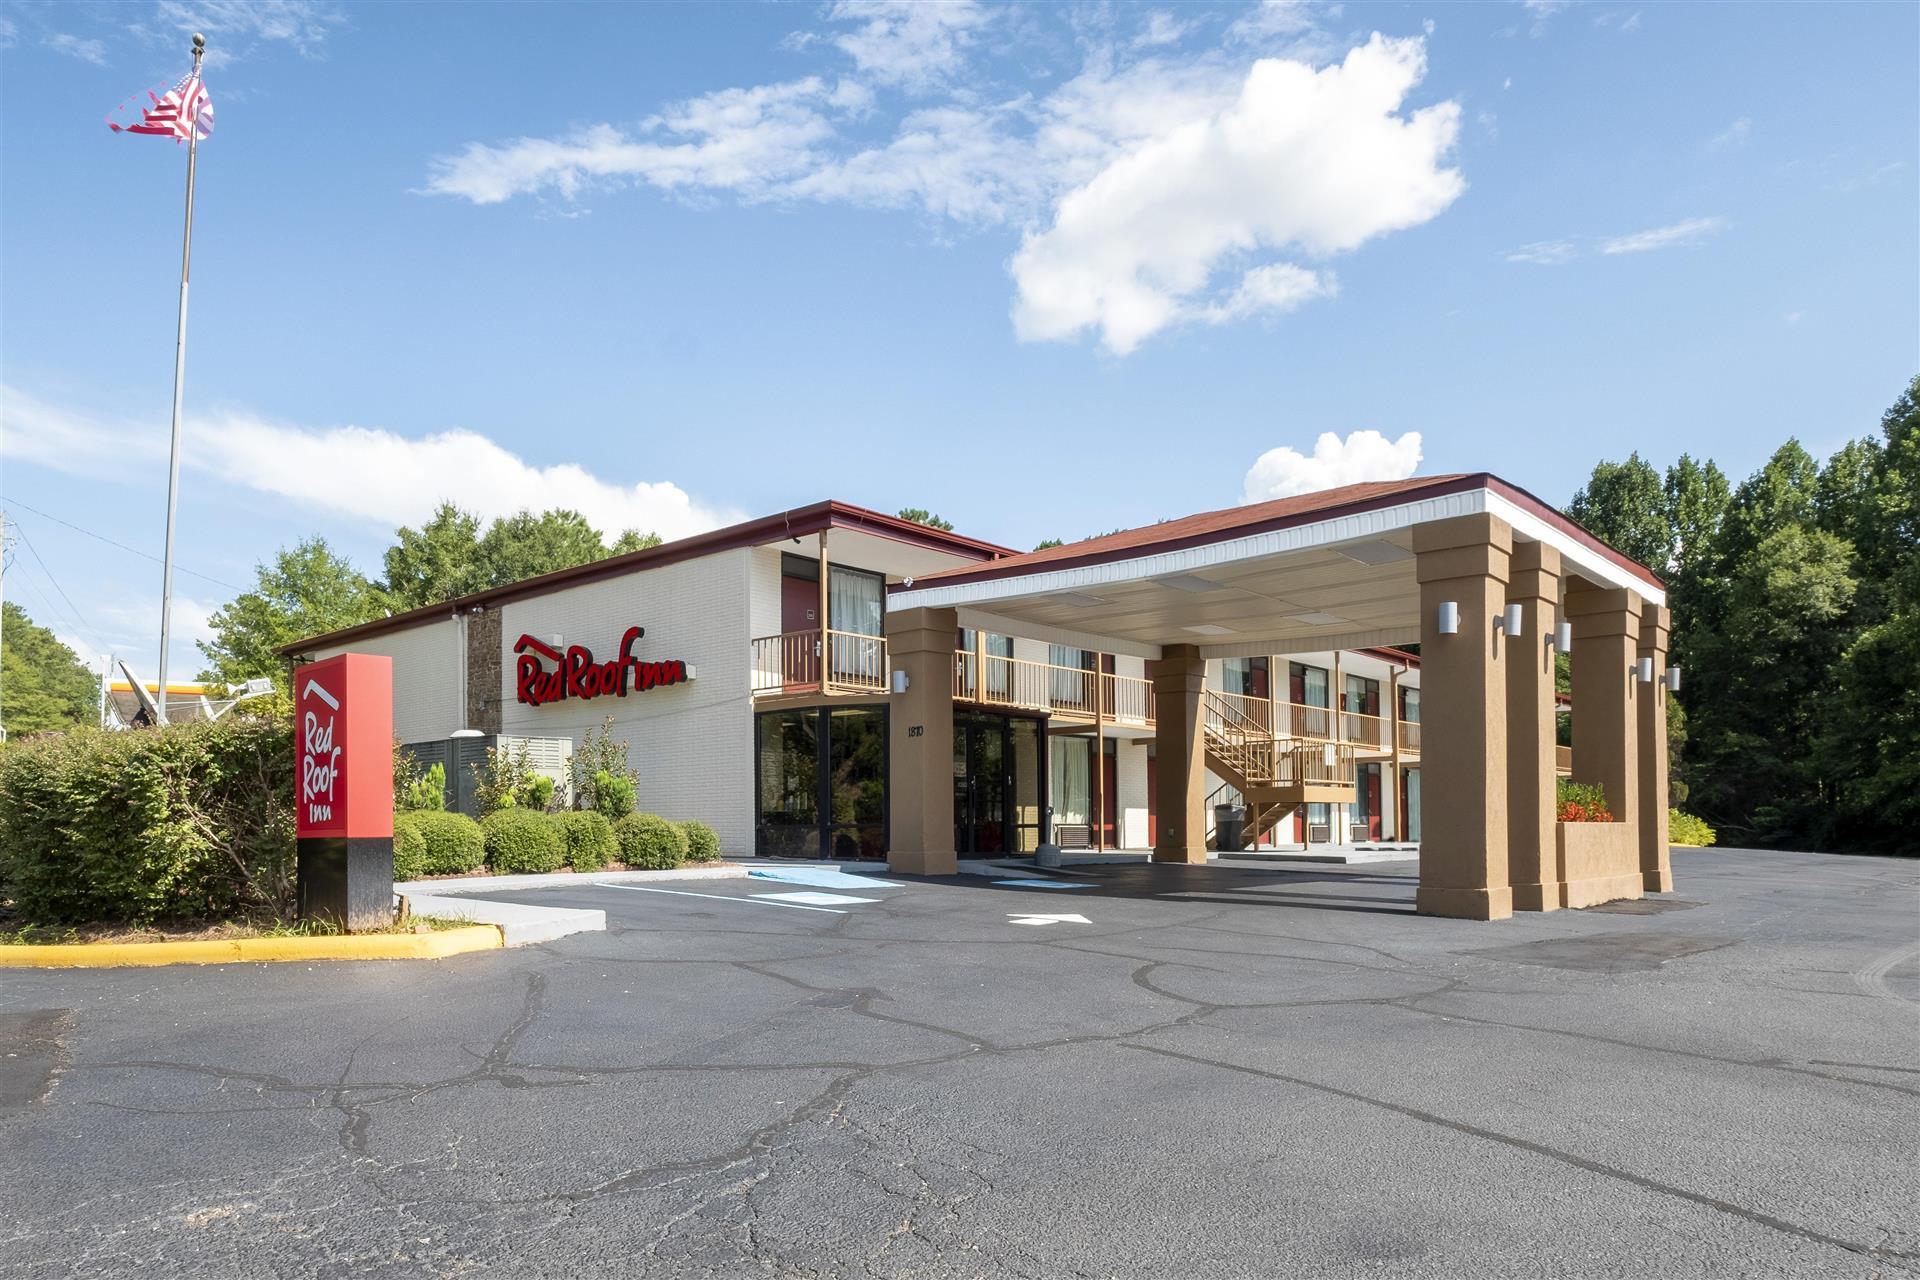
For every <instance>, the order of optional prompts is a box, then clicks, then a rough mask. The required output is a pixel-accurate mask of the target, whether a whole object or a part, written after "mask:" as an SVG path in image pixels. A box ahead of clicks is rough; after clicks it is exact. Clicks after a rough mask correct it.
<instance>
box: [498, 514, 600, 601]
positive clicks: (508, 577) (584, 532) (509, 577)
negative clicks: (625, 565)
mask: <svg viewBox="0 0 1920 1280" xmlns="http://www.w3.org/2000/svg"><path fill="white" fill-rule="evenodd" d="M606 555H607V547H606V544H605V543H604V542H602V541H601V540H600V534H599V531H598V530H596V529H595V528H594V527H593V526H592V525H590V524H588V523H587V518H586V517H585V516H583V515H581V514H580V513H579V512H578V511H568V510H565V509H564V508H557V509H555V510H552V511H542V512H541V513H540V514H539V515H537V516H536V515H534V514H533V513H532V512H531V511H521V512H519V513H517V514H515V515H511V516H503V517H501V518H500V519H498V520H495V521H494V522H493V525H492V527H490V528H489V529H488V530H487V532H486V536H484V537H482V538H481V539H480V548H479V565H480V581H481V585H483V586H489V587H493V586H503V585H505V584H506V583H509V582H519V581H521V580H522V579H525V578H531V577H534V576H535V575H536V574H542V573H551V572H552V571H553V570H555V569H568V568H571V567H573V566H574V565H576V564H586V563H587V562H588V561H589V560H602V559H605V558H606Z"/></svg>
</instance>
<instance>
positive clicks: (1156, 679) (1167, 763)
mask: <svg viewBox="0 0 1920 1280" xmlns="http://www.w3.org/2000/svg"><path fill="white" fill-rule="evenodd" d="M1147 673H1148V675H1149V676H1150V677H1151V678H1152V680H1153V753H1154V761H1155V763H1154V788H1155V791H1156V794H1155V796H1154V805H1155V810H1156V812H1157V813H1158V814H1159V830H1158V831H1156V832H1155V833H1154V835H1155V840H1154V845H1153V860H1154V861H1155V862H1194V863H1202V862H1205V861H1206V860H1207V820H1206V814H1204V813H1203V812H1202V811H1201V806H1202V805H1204V804H1205V803H1206V800H1207V795H1206V779H1207V773H1206V768H1207V766H1206V743H1205V741H1204V739H1203V738H1202V733H1203V730H1202V727H1201V721H1200V695H1201V692H1202V690H1204V689H1205V688H1206V685H1207V660H1206V659H1205V658H1203V657H1201V656H1200V650H1199V649H1198V648H1197V647H1195V646H1194V645H1190V644H1174V645H1167V646H1166V647H1165V648H1163V649H1161V651H1160V657H1159V659H1158V660H1156V661H1153V662H1149V663H1148V664H1147Z"/></svg>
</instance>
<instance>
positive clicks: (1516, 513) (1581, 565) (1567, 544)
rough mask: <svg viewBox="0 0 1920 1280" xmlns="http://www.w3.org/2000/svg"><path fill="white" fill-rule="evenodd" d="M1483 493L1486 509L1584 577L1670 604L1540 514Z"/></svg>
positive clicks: (1642, 581) (1650, 586)
mask: <svg viewBox="0 0 1920 1280" xmlns="http://www.w3.org/2000/svg"><path fill="white" fill-rule="evenodd" d="M1480 496H1482V497H1484V498H1485V499H1486V500H1487V506H1486V509H1487V510H1488V511H1489V512H1491V513H1492V514H1493V515H1496V516H1499V517H1500V518H1501V519H1502V520H1505V521H1506V522H1507V523H1508V524H1510V525H1512V526H1513V529H1514V532H1516V533H1521V534H1525V535H1526V536H1527V537H1529V538H1531V539H1533V540H1534V541H1535V542H1544V543H1546V544H1547V545H1548V546H1550V547H1552V548H1553V549H1554V550H1555V551H1558V552H1559V553H1560V559H1561V560H1562V561H1563V562H1564V563H1565V564H1567V565H1571V566H1572V567H1573V568H1576V569H1578V570H1579V571H1580V573H1581V576H1583V577H1586V578H1591V579H1592V580H1593V581H1595V582H1599V583H1603V584H1605V585H1606V586H1610V587H1625V588H1626V589H1627V590H1629V591H1631V592H1633V593H1634V594H1635V595H1638V596H1639V597H1640V598H1641V599H1642V600H1645V601H1646V602H1647V603H1648V604H1657V605H1661V606H1665V604H1666V603H1667V593H1666V592H1665V591H1663V590H1661V589H1660V588H1659V587H1656V586H1654V585H1653V584H1652V583H1651V582H1648V581H1646V580H1645V579H1643V578H1641V577H1639V576H1638V575H1637V574H1633V573H1629V572H1628V571H1627V570H1626V569H1624V568H1622V567H1621V566H1619V565H1617V564H1615V563H1614V562H1613V561H1612V560H1610V559H1608V558H1607V557H1606V556H1604V555H1602V554H1601V553H1600V552H1598V551H1595V550H1594V549H1593V548H1592V547H1589V546H1588V545H1587V544H1586V543H1584V542H1581V541H1580V540H1579V539H1578V538H1574V537H1571V536H1569V535H1568V534H1566V533H1564V532H1562V531H1561V530H1559V529H1556V528H1554V527H1553V526H1552V525H1550V524H1548V523H1547V522H1546V521H1545V520H1542V519H1541V518H1540V517H1539V516H1536V515H1534V514H1533V513H1532V512H1530V511H1526V510H1523V509H1522V508H1521V507H1519V506H1518V505H1517V504H1515V503H1512V502H1509V501H1508V500H1507V499H1505V498H1503V497H1501V496H1500V495H1499V494H1497V493H1492V492H1488V491H1485V490H1483V491H1481V495H1480Z"/></svg>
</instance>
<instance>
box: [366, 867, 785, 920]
mask: <svg viewBox="0 0 1920 1280" xmlns="http://www.w3.org/2000/svg"><path fill="white" fill-rule="evenodd" d="M746 874H747V868H745V867H743V866H740V865H738V864H735V863H724V864H722V865H720V866H713V867H675V868H674V869H673V870H671V871H588V872H580V871H555V872H553V873H551V874H548V875H539V876H450V877H448V878H447V879H445V880H408V881H405V882H404V883H401V884H396V885H394V886H393V891H394V892H395V893H403V894H405V895H406V896H407V897H409V898H412V897H414V896H416V895H424V896H427V897H434V896H437V895H439V894H443V893H518V892H519V891H520V890H522V889H564V888H566V887H568V886H569V885H572V886H575V887H578V886H580V885H583V884H623V883H625V882H627V881H630V880H631V881H635V882H639V881H645V882H647V883H649V884H650V883H652V882H653V881H655V880H732V879H737V878H738V877H741V876H744V875H746ZM423 914H432V913H423Z"/></svg>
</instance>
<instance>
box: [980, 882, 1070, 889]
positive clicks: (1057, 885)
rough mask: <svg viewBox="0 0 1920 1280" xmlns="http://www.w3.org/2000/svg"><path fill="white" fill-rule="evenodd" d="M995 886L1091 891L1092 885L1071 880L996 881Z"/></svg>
mask: <svg viewBox="0 0 1920 1280" xmlns="http://www.w3.org/2000/svg"><path fill="white" fill-rule="evenodd" d="M994 883H995V884H1004V885H1011V886H1012V887H1013V888H1015V889H1091V888H1093V886H1092V885H1090V884H1079V883H1076V882H1073V881H1069V880H995V881H994Z"/></svg>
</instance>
